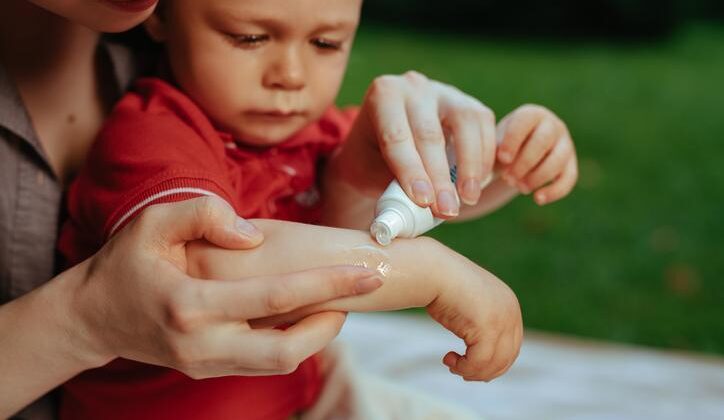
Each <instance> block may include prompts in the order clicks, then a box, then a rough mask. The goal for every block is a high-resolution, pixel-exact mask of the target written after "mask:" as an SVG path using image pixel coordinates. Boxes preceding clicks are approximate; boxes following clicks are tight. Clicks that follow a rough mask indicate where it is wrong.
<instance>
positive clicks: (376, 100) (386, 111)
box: [366, 78, 435, 206]
mask: <svg viewBox="0 0 724 420" xmlns="http://www.w3.org/2000/svg"><path fill="white" fill-rule="evenodd" d="M385 80H387V79H384V78H378V79H377V80H375V82H374V83H373V85H372V87H371V88H370V91H369V92H368V94H367V99H366V100H367V101H368V102H369V104H370V106H369V108H370V109H369V117H370V119H371V122H372V125H373V127H375V131H376V134H377V138H378V140H379V144H380V149H381V151H382V156H383V157H384V159H385V161H386V162H387V166H388V167H389V168H390V170H391V171H392V173H393V174H394V175H395V178H397V179H398V180H399V182H400V186H401V187H402V189H403V190H405V193H407V195H408V196H409V197H411V198H412V199H413V201H415V203H417V204H418V205H420V206H429V205H430V204H432V203H433V202H434V201H435V196H434V190H433V188H432V183H431V182H430V178H429V177H428V175H427V172H426V171H425V167H424V166H423V164H422V160H421V159H420V155H419V153H418V152H417V148H416V147H415V141H414V138H413V136H412V131H411V130H410V123H409V121H408V119H407V110H406V107H405V102H404V100H403V99H402V97H403V94H402V93H401V92H399V88H397V87H396V86H394V84H393V83H387V82H385Z"/></svg>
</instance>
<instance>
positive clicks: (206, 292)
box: [171, 266, 382, 329]
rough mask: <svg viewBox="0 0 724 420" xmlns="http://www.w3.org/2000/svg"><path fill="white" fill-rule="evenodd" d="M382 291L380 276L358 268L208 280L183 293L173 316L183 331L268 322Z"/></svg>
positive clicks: (323, 269)
mask: <svg viewBox="0 0 724 420" xmlns="http://www.w3.org/2000/svg"><path fill="white" fill-rule="evenodd" d="M381 285H382V280H380V278H379V276H378V275H377V273H376V272H374V271H372V270H368V269H366V268H362V267H356V266H335V267H323V268H315V269H311V270H306V271H301V272H296V273H291V274H283V275H273V276H260V277H251V278H245V279H240V280H207V281H203V282H194V283H192V285H191V286H190V287H189V291H188V292H182V293H180V295H181V296H180V297H179V298H177V299H175V301H174V304H173V305H171V306H172V309H171V312H172V313H171V315H172V319H176V320H177V324H180V326H181V327H182V329H184V328H183V327H186V328H190V327H192V326H193V325H196V324H198V323H204V322H209V321H220V320H228V321H232V320H249V319H255V318H264V317H268V316H271V315H277V314H283V313H287V312H291V311H293V310H295V309H297V308H300V307H303V306H307V305H312V304H315V303H322V302H327V301H329V300H333V299H337V298H340V297H345V296H352V295H356V294H364V293H369V292H371V291H373V290H375V289H377V288H378V287H380V286H381ZM241 302H243V303H244V304H242V303H241Z"/></svg>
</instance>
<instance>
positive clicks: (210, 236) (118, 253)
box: [0, 198, 379, 418]
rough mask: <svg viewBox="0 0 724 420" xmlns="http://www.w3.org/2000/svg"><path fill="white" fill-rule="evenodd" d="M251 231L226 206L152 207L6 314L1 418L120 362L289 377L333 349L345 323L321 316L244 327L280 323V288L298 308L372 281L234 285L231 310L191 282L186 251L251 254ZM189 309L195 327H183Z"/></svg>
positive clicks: (332, 277) (228, 299)
mask: <svg viewBox="0 0 724 420" xmlns="http://www.w3.org/2000/svg"><path fill="white" fill-rule="evenodd" d="M249 226H250V225H249V224H248V223H246V222H244V221H243V220H241V219H239V218H238V217H237V216H236V215H235V214H234V212H233V210H232V209H231V208H230V207H229V206H227V205H226V204H225V203H223V202H221V201H220V200H218V199H213V198H198V199H194V200H189V201H185V202H181V203H175V204H162V205H157V206H152V207H149V208H148V209H147V210H145V211H144V212H143V214H141V215H140V216H139V217H138V218H136V219H135V220H134V221H133V222H131V223H130V224H129V225H128V226H126V228H124V229H123V230H122V231H121V232H119V234H117V235H116V236H114V237H113V239H112V240H111V241H109V242H108V243H107V244H106V245H105V246H104V247H103V249H101V250H100V251H99V252H98V253H97V254H96V255H95V256H93V257H91V258H90V259H89V260H87V261H85V262H83V263H81V264H79V265H77V266H75V267H73V268H71V269H69V270H67V271H65V272H63V273H61V274H60V275H58V276H57V277H55V278H54V279H52V280H50V281H49V282H47V283H46V284H45V285H43V286H41V287H39V288H37V289H36V290H34V291H32V292H30V293H28V294H26V295H24V296H23V297H20V298H18V299H16V300H14V301H12V302H9V303H7V304H5V305H3V306H1V307H0V331H2V334H0V372H2V374H0V418H5V417H9V416H11V415H12V414H13V413H15V412H17V411H18V410H19V409H21V408H22V407H24V406H25V405H27V404H28V403H30V402H31V401H33V400H34V399H36V398H37V397H39V396H40V395H42V394H44V393H45V392H47V391H48V390H50V389H52V388H54V387H56V386H57V385H59V384H61V383H62V382H64V381H66V380H68V379H69V378H71V377H73V376H74V375H76V374H78V373H80V372H81V371H83V370H85V369H89V368H93V367H98V366H102V365H104V364H106V363H108V362H109V361H111V360H112V359H113V358H115V357H125V358H129V359H134V360H138V361H143V362H147V363H153V364H158V365H162V366H168V367H173V368H176V369H179V370H181V371H183V372H185V373H187V374H189V375H190V376H192V377H197V378H201V377H209V376H219V375H230V374H244V375H271V374H280V373H285V372H289V371H291V370H293V369H294V368H295V367H296V366H297V365H298V364H299V363H300V362H301V361H303V360H304V359H305V358H307V357H308V356H309V355H311V354H313V353H315V352H317V351H319V350H320V349H321V348H323V347H324V346H325V345H326V344H327V343H328V342H329V341H331V339H332V338H333V337H334V336H335V335H336V334H337V332H338V331H339V328H341V325H342V323H343V321H344V315H342V314H340V313H334V312H325V313H320V314H316V315H314V316H310V317H308V318H306V319H304V320H303V321H302V322H301V323H299V324H297V325H296V326H295V327H294V328H290V329H288V330H286V331H278V330H267V331H254V330H251V329H250V328H248V327H247V328H244V326H245V325H246V322H245V321H246V319H250V318H258V317H263V316H270V315H274V314H276V313H278V312H276V311H275V308H274V307H269V306H268V302H270V296H271V294H272V293H273V294H274V296H277V293H278V288H277V287H275V284H277V283H278V282H284V283H285V284H287V285H288V286H289V287H288V289H287V290H286V291H285V293H287V294H288V300H289V302H290V303H289V307H297V306H304V305H309V304H313V303H318V302H321V301H325V300H329V299H333V298H337V297H341V296H346V295H349V294H356V293H363V292H366V291H369V290H370V289H372V288H375V287H376V286H377V285H379V282H378V281H376V280H375V278H374V277H371V276H370V272H369V271H368V270H364V269H360V268H355V267H333V268H324V269H318V270H312V271H306V272H298V273H294V274H289V275H283V276H276V277H270V278H264V277H251V278H244V279H240V280H230V281H228V282H225V283H226V284H225V286H226V287H224V289H223V294H224V298H225V299H218V298H214V297H213V296H212V294H211V293H207V291H208V288H209V286H211V283H209V282H204V281H199V280H197V279H194V278H192V277H189V276H188V275H187V274H186V272H185V270H186V268H187V263H186V251H185V250H186V243H187V242H188V241H191V240H195V239H205V240H206V241H209V242H211V243H214V244H216V245H219V246H223V247H226V248H230V249H236V250H241V249H245V248H250V247H254V246H256V245H258V244H259V243H260V242H261V240H262V235H261V233H260V232H258V231H257V230H255V229H254V228H253V227H251V228H250V227H249ZM237 274H238V275H237V276H235V277H234V278H236V279H238V278H241V277H243V274H240V273H237ZM217 290H219V289H218V288H216V287H214V290H213V291H214V292H215V291H217ZM217 300H218V302H217ZM230 306H233V307H230ZM188 307H193V308H194V309H195V315H196V316H197V318H196V319H197V321H198V322H196V323H195V325H194V326H190V325H188V323H185V320H187V319H188V317H187V312H185V310H186V308H188ZM219 311H223V312H225V316H217V315H218V313H219ZM206 315H208V316H206Z"/></svg>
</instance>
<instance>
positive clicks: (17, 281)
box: [0, 42, 134, 419]
mask: <svg viewBox="0 0 724 420" xmlns="http://www.w3.org/2000/svg"><path fill="white" fill-rule="evenodd" d="M99 54H101V56H100V59H101V60H106V61H107V62H108V63H109V64H110V65H111V68H112V69H113V73H114V74H113V76H114V77H115V80H116V86H115V89H116V90H115V94H116V96H117V97H118V98H120V95H121V94H122V92H123V91H125V89H126V87H127V86H128V84H129V83H130V81H131V78H132V77H133V74H134V71H133V69H134V63H133V60H132V59H131V56H130V54H129V52H128V50H126V49H125V48H123V47H120V46H117V45H113V44H109V43H105V42H102V43H101V44H100V46H99ZM62 196H63V185H62V183H61V181H60V180H58V179H57V178H56V176H55V175H54V173H53V171H52V170H51V167H50V164H49V163H48V159H47V157H46V155H45V152H44V151H43V147H42V145H41V144H40V141H39V140H38V136H37V134H36V132H35V129H34V128H33V123H32V121H31V119H30V115H29V114H28V112H27V110H26V108H25V105H24V104H23V101H22V98H21V97H20V94H19V92H18V90H17V88H16V87H15V85H14V84H13V82H12V81H11V80H10V78H9V77H8V75H7V74H6V73H5V71H4V69H3V66H2V64H0V304H3V303H6V302H8V301H10V300H12V299H15V298H17V297H19V296H21V295H23V294H24V293H27V292H28V291H30V290H32V289H34V288H35V287H37V286H39V285H41V284H43V283H45V282H46V281H48V280H50V278H51V277H53V275H54V274H55V271H56V260H55V241H56V239H57V234H58V227H59V223H60V220H59V217H60V215H61V213H62V212H61V199H62ZM1 333H2V332H0V334H1ZM18 417H20V418H28V419H30V418H32V419H45V418H53V417H54V416H53V409H52V403H51V400H50V399H49V398H45V399H43V400H42V401H38V402H37V403H35V404H33V405H32V406H30V407H28V408H27V409H26V410H23V411H22V412H21V413H19V414H18Z"/></svg>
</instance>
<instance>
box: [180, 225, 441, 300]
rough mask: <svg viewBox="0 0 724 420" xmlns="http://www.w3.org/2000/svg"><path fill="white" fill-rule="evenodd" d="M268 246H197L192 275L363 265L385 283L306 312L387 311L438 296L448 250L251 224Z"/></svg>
mask: <svg viewBox="0 0 724 420" xmlns="http://www.w3.org/2000/svg"><path fill="white" fill-rule="evenodd" d="M252 222H253V223H254V224H255V225H256V226H257V227H258V228H259V229H261V230H262V231H263V232H264V238H265V239H264V242H263V243H262V244H261V245H260V246H259V247H258V248H255V249H253V250H246V251H229V250H223V249H219V248H216V247H213V246H211V245H209V244H206V243H202V242H196V243H193V244H190V245H189V246H188V251H187V253H188V260H189V274H190V275H192V276H194V277H200V278H209V279H240V278H243V277H247V276H256V275H267V274H279V273H287V272H293V271H299V270H304V269H308V268H313V267H320V266H330V265H345V264H350V265H361V266H366V267H368V268H370V269H374V270H376V271H377V272H378V273H379V275H380V277H381V279H382V280H383V282H384V284H383V286H382V287H380V288H379V289H378V290H376V291H375V292H372V293H370V294H368V295H364V296H354V297H350V298H344V299H339V300H336V301H332V302H328V303H326V304H323V305H320V306H317V307H314V308H307V312H316V311H321V310H339V311H361V312H364V311H385V310H396V309H403V308H410V307H424V306H427V305H428V304H430V303H431V302H432V301H433V300H434V299H435V298H436V297H437V296H438V294H439V282H440V280H441V279H442V278H443V277H444V275H445V274H444V266H443V265H438V264H439V261H445V259H446V258H447V257H448V255H447V254H450V253H452V251H450V250H449V249H447V248H445V247H444V246H442V245H440V244H439V243H438V242H436V241H434V240H432V239H429V238H417V239H413V240H404V239H400V240H396V241H395V242H394V243H393V244H391V245H390V246H387V247H381V246H379V245H377V244H375V243H374V241H373V240H372V239H371V238H370V236H369V234H368V233H367V232H363V231H356V230H347V229H337V228H329V227H322V226H313V225H305V224H300V223H291V222H283V221H276V220H253V221H252Z"/></svg>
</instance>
